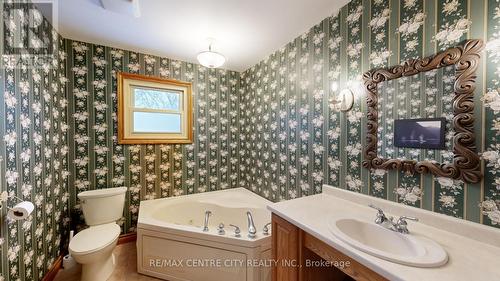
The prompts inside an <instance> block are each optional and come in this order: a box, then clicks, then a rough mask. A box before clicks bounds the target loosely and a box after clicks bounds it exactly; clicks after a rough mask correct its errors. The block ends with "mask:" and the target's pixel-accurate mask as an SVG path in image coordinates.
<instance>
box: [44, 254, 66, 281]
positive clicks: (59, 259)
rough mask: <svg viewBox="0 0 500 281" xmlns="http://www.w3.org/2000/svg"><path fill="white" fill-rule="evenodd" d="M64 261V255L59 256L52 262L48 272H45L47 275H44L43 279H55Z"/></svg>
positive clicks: (48, 280)
mask: <svg viewBox="0 0 500 281" xmlns="http://www.w3.org/2000/svg"><path fill="white" fill-rule="evenodd" d="M62 262H63V255H59V257H57V259H56V261H55V262H54V263H53V264H52V266H51V267H50V268H49V270H48V271H47V273H45V276H43V278H42V281H52V280H54V278H56V275H57V272H59V269H61V268H62Z"/></svg>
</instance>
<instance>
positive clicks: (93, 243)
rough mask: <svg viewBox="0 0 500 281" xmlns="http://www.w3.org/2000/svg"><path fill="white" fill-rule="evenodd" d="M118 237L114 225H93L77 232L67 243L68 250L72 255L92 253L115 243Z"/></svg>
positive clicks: (118, 232)
mask: <svg viewBox="0 0 500 281" xmlns="http://www.w3.org/2000/svg"><path fill="white" fill-rule="evenodd" d="M119 235H120V227H119V226H118V225H117V224H116V223H107V224H101V225H94V226H91V227H89V228H86V229H84V230H82V231H80V232H78V233H77V234H76V235H75V236H74V237H73V239H71V241H70V242H69V250H70V252H71V254H73V255H85V254H89V253H93V252H96V251H99V250H101V249H103V248H105V247H106V246H109V245H110V244H111V243H113V242H115V240H116V239H117V238H118V236H119Z"/></svg>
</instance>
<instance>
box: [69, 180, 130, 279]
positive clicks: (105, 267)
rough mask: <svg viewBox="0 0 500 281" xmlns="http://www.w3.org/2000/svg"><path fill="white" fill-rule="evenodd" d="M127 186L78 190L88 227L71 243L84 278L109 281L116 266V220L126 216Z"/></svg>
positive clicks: (117, 227) (72, 251) (70, 246)
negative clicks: (124, 214) (114, 250)
mask: <svg viewBox="0 0 500 281" xmlns="http://www.w3.org/2000/svg"><path fill="white" fill-rule="evenodd" d="M126 191H127V188H126V187H115V188H107V189H98V190H91V191H84V192H81V193H79V194H78V198H79V199H80V201H81V208H82V211H83V216H84V217H85V223H86V224H87V225H88V226H89V227H88V228H86V229H84V230H82V231H80V232H78V233H77V234H76V235H75V236H74V237H73V239H71V241H70V243H69V252H70V254H71V255H72V256H73V258H74V259H75V261H76V262H78V263H80V264H81V265H82V277H81V280H82V281H105V280H107V279H108V278H109V276H110V275H111V273H113V270H114V268H115V264H116V263H115V257H114V255H113V249H114V248H115V246H116V243H117V241H118V236H119V235H120V226H118V224H116V221H117V220H119V219H120V218H121V217H122V216H123V206H124V204H125V193H126Z"/></svg>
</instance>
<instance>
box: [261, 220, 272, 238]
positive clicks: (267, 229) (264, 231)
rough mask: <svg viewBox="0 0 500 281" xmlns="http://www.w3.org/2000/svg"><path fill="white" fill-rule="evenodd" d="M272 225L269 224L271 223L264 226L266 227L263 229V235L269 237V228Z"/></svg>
mask: <svg viewBox="0 0 500 281" xmlns="http://www.w3.org/2000/svg"><path fill="white" fill-rule="evenodd" d="M271 224H272V223H271V222H269V223H266V225H264V227H263V228H262V234H264V235H269V226H270V225H271Z"/></svg>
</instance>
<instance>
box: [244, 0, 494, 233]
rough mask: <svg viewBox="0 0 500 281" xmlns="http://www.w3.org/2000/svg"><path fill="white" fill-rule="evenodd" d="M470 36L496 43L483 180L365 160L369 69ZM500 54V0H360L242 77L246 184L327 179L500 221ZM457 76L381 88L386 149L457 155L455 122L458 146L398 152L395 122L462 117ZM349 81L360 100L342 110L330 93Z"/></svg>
mask: <svg viewBox="0 0 500 281" xmlns="http://www.w3.org/2000/svg"><path fill="white" fill-rule="evenodd" d="M467 38H480V39H484V40H485V41H486V42H488V48H487V51H485V52H484V53H483V56H482V63H481V66H480V67H479V69H478V73H477V74H478V78H477V89H476V92H475V104H476V108H475V114H476V122H475V128H476V143H477V149H478V152H479V153H481V155H482V159H483V160H484V161H483V172H484V175H485V177H484V180H483V181H482V182H481V183H479V184H466V183H464V182H461V181H457V180H451V179H448V178H441V177H433V176H431V175H427V174H425V175H420V174H416V175H413V176H408V175H405V174H404V173H401V172H397V171H389V172H387V171H385V170H372V171H369V170H367V169H365V168H363V167H362V165H361V162H362V152H363V147H364V142H365V130H366V117H365V115H366V104H365V96H364V93H363V90H362V87H361V75H362V74H363V73H364V72H365V71H367V70H369V69H372V68H377V67H388V66H391V65H395V64H398V63H400V62H403V61H405V60H408V59H411V58H420V57H424V56H428V55H431V54H434V53H436V52H439V51H440V50H444V49H446V48H448V47H451V46H454V45H456V44H458V43H459V42H461V41H463V40H465V39H467ZM499 54H500V2H499V1H498V0H479V1H466V0H404V1H403V0H402V1H395V0H352V1H351V2H350V3H349V4H348V5H346V6H344V7H343V8H342V9H341V10H340V11H339V12H338V14H336V15H333V16H331V17H328V18H326V19H324V20H323V21H322V22H321V23H319V24H317V25H316V26H314V27H312V28H311V29H310V30H309V31H308V32H306V33H305V34H303V35H302V36H300V37H298V38H296V39H294V40H293V41H291V42H289V43H288V44H287V45H286V46H284V47H282V48H281V49H279V50H277V51H276V52H274V53H273V54H271V55H269V56H268V57H267V58H265V59H264V60H263V61H261V62H260V63H258V64H257V65H255V66H253V67H252V68H250V69H249V70H247V71H245V72H243V73H242V74H241V87H242V88H243V91H244V95H242V96H241V102H242V104H240V108H241V116H242V117H243V118H244V119H243V120H242V122H243V123H244V126H243V127H242V131H241V133H242V134H243V136H242V138H244V139H245V143H244V146H243V147H244V149H245V151H241V152H240V153H241V154H245V155H246V157H244V158H242V159H240V163H241V164H240V165H241V167H240V168H241V170H242V171H244V173H243V178H242V179H241V180H240V183H241V184H242V185H244V186H246V187H247V188H249V189H250V190H253V191H255V192H257V193H259V194H261V195H263V196H265V197H267V198H269V199H271V200H274V201H280V200H286V199H292V198H296V197H300V196H306V195H310V194H315V193H318V192H320V191H321V185H322V184H324V183H326V184H330V185H333V186H337V187H340V188H346V189H349V190H352V191H356V192H361V193H365V194H369V195H372V196H375V197H380V198H386V199H388V200H392V201H396V202H400V203H403V204H408V205H412V206H416V207H420V208H425V209H428V210H432V211H435V212H439V213H443V214H447V215H451V216H455V217H460V218H464V219H467V220H471V221H475V222H480V223H483V224H486V225H491V226H495V227H499V226H500V154H499V150H500V133H499V132H500V117H499V116H500V94H499V92H498V91H499V85H500V84H499V83H500V82H499V74H500V72H499V67H498V64H499V62H500V56H499ZM486 61H488V62H489V63H485V62H486ZM453 78H454V67H448V68H443V69H440V70H436V71H430V72H427V73H425V74H423V75H420V76H412V77H407V78H405V79H399V80H397V81H392V82H386V83H383V85H381V86H382V87H381V89H380V90H381V97H380V103H379V105H378V107H379V113H380V128H379V131H378V134H379V145H378V153H379V154H381V155H385V156H387V157H397V158H407V159H429V160H436V161H440V162H450V161H452V158H453V154H452V153H450V149H452V143H451V141H450V140H451V137H452V136H453V133H454V132H453V130H452V129H451V128H450V122H447V126H448V130H447V134H446V147H447V149H446V150H437V151H436V150H419V149H401V148H400V149H398V148H395V147H394V144H393V130H394V128H393V121H394V119H401V118H427V117H445V118H446V119H447V120H451V118H452V117H453V112H452V100H453V95H452V89H453V81H454V80H453ZM333 85H336V86H337V87H333ZM347 87H349V88H352V89H354V90H355V91H356V93H357V94H356V101H355V105H354V107H353V109H352V110H351V111H349V112H347V113H342V112H339V111H338V110H336V109H335V108H334V107H333V106H332V103H331V102H330V100H332V99H333V98H335V97H336V95H337V94H338V92H339V91H340V90H341V89H343V88H347ZM336 88H337V89H336Z"/></svg>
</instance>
